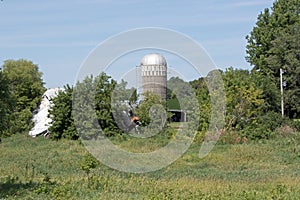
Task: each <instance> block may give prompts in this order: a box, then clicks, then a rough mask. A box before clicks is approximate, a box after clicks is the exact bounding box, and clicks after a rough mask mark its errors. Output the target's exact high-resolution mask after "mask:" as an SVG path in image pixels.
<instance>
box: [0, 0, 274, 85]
mask: <svg viewBox="0 0 300 200" xmlns="http://www.w3.org/2000/svg"><path fill="white" fill-rule="evenodd" d="M272 4H273V0H194V1H182V0H180V1H163V0H155V1H142V0H141V1H140V0H124V1H112V0H72V1H71V0H51V1H38V0H23V1H21V0H19V1H18V0H3V1H1V2H0V13H1V18H0V27H1V29H0V59H1V65H2V64H3V61H4V60H7V59H20V58H24V59H28V60H31V61H33V62H34V63H36V64H38V66H39V68H40V71H42V72H43V74H44V75H43V80H44V81H45V82H46V87H62V86H63V85H65V84H66V83H69V84H73V83H74V81H75V78H76V74H77V72H78V70H79V67H80V66H81V64H82V62H83V61H84V60H85V58H86V57H87V56H88V54H89V53H90V51H92V50H93V49H94V48H95V47H96V46H97V45H98V44H99V43H100V42H102V41H104V40H105V39H107V38H108V37H111V36H112V35H115V34H118V33H120V32H123V31H126V30H129V29H133V28H142V27H162V28H168V29H172V30H175V31H179V32H181V33H183V34H186V35H188V36H190V37H191V38H193V39H194V40H196V41H197V42H198V43H200V44H201V45H202V46H203V47H204V48H205V49H206V51H207V52H208V54H209V55H210V57H211V58H212V59H213V61H214V62H215V63H216V65H217V67H218V68H220V69H225V68H227V67H230V66H233V67H235V68H243V69H250V68H251V67H250V65H249V64H248V63H247V62H246V61H245V56H246V53H245V46H246V40H245V36H246V35H248V34H249V33H250V31H251V30H252V28H253V26H254V25H255V22H256V19H257V16H258V14H259V13H260V12H261V11H263V10H264V8H270V7H271V6H272ZM136 63H137V64H138V63H139V60H137V61H136ZM173 65H175V64H173ZM174 67H176V66H174Z"/></svg>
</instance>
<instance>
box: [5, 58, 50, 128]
mask: <svg viewBox="0 0 300 200" xmlns="http://www.w3.org/2000/svg"><path fill="white" fill-rule="evenodd" d="M2 67H3V75H4V77H5V78H6V79H7V80H8V84H9V86H10V91H11V93H12V96H13V99H14V101H15V102H16V104H15V107H14V110H13V114H12V118H11V123H12V124H11V126H10V132H12V133H15V132H23V131H29V130H30V128H31V127H32V122H31V118H32V112H33V111H34V110H35V109H36V108H37V106H38V104H39V102H40V100H41V96H42V94H43V93H44V91H45V88H44V86H43V84H44V83H43V81H42V73H41V72H40V71H39V69H38V66H37V65H36V64H34V63H32V62H31V61H28V60H23V59H20V60H7V61H5V62H4V64H3V66H2Z"/></svg>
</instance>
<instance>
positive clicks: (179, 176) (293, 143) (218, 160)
mask: <svg viewBox="0 0 300 200" xmlns="http://www.w3.org/2000/svg"><path fill="white" fill-rule="evenodd" d="M166 142H167V140H166V139H164V138H163V137H153V138H150V139H135V138H132V137H129V136H123V137H119V138H115V140H114V143H116V144H118V145H119V146H121V147H122V148H124V149H127V150H132V151H134V150H136V149H139V150H141V151H144V152H148V151H151V150H153V149H156V148H159V147H160V146H162V145H163V144H165V143H166ZM299 147H300V141H299V137H287V138H280V139H276V140H270V141H267V140H265V141H260V142H249V141H248V142H247V143H244V144H236V145H228V144H223V145H222V144H218V145H217V146H215V148H214V149H213V151H212V152H211V153H210V154H209V155H208V156H207V157H205V158H203V159H200V158H199V157H198V152H199V148H200V144H197V143H195V144H192V145H191V147H190V148H189V150H188V151H187V152H186V153H185V154H184V155H183V156H182V157H181V158H180V159H178V160H177V161H175V162H174V163H172V164H171V165H169V166H168V167H166V168H163V169H161V170H159V171H155V172H151V173H146V174H131V173H123V172H118V171H116V170H113V169H110V168H108V167H106V166H104V165H101V164H100V165H99V166H98V167H97V168H96V169H94V170H93V171H92V173H91V175H90V178H88V177H87V175H86V174H85V172H84V171H83V170H81V168H80V163H81V162H82V158H83V157H84V155H85V154H86V153H87V151H86V150H85V148H84V146H82V145H81V144H80V142H79V141H68V140H62V141H52V140H49V139H45V138H43V137H38V138H30V137H28V136H25V135H14V136H12V137H9V138H4V139H2V143H0V158H1V163H0V199H299V197H300V148H299Z"/></svg>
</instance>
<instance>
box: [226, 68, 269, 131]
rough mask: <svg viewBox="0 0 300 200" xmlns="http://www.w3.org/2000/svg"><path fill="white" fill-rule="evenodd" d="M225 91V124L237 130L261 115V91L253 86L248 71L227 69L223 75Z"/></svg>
mask: <svg viewBox="0 0 300 200" xmlns="http://www.w3.org/2000/svg"><path fill="white" fill-rule="evenodd" d="M223 80H224V86H225V90H226V102H227V108H226V124H227V127H228V128H231V127H234V128H236V129H238V130H240V129H242V128H244V127H245V126H247V125H249V124H250V122H251V121H253V120H254V119H255V118H256V117H257V116H259V115H261V112H262V109H263V105H264V100H263V95H262V94H263V91H262V90H261V89H260V88H258V87H257V86H256V85H255V82H253V81H252V79H251V74H250V73H249V71H248V70H239V69H233V68H229V69H226V71H225V72H224V74H223Z"/></svg>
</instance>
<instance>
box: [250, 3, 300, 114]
mask: <svg viewBox="0 0 300 200" xmlns="http://www.w3.org/2000/svg"><path fill="white" fill-rule="evenodd" d="M299 10H300V1H299V0H277V1H275V2H274V4H273V6H272V8H271V11H270V10H269V9H268V8H266V9H265V10H264V12H262V13H260V15H259V16H258V19H257V23H256V26H255V27H254V28H253V30H252V32H251V33H250V35H248V36H247V37H246V39H247V42H248V44H247V46H246V48H247V51H246V52H247V57H246V59H247V61H248V62H249V63H250V64H251V65H253V66H254V67H253V70H252V71H253V72H256V73H259V74H262V75H263V77H265V78H267V79H268V80H270V81H271V82H272V83H271V84H275V85H276V87H277V90H279V88H280V84H279V83H280V81H279V77H280V72H279V71H280V70H279V69H280V68H282V69H284V70H285V71H286V74H285V81H286V83H287V87H286V88H285V91H286V92H285V94H286V95H285V104H286V113H287V115H288V116H289V117H291V118H298V117H300V105H299V102H300V95H299V93H300V92H299V89H298V88H299V86H300V81H299V76H300V70H299V68H300V56H299V55H300V54H299V53H300V52H299V51H300V50H299V49H300V44H299V37H300V31H299V29H300V26H299V22H300V15H299V12H300V11H299ZM264 88H266V87H264ZM269 91H270V90H269ZM265 97H266V96H265ZM265 101H266V102H267V103H268V104H269V105H270V108H272V109H274V107H276V105H272V104H274V98H272V97H271V98H267V99H265ZM277 110H278V109H277Z"/></svg>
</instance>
